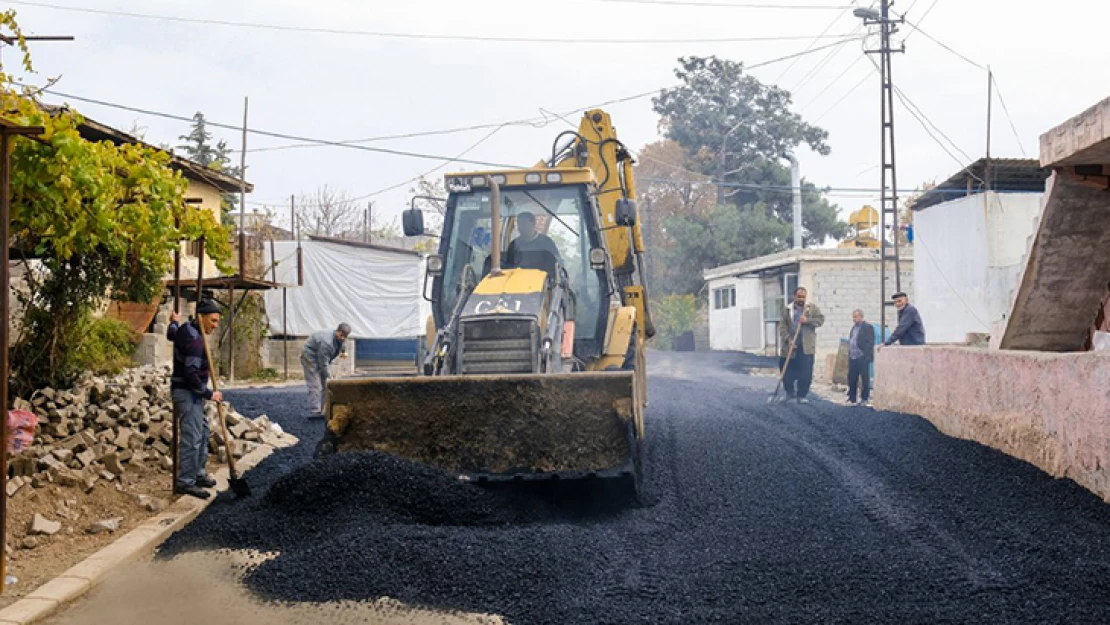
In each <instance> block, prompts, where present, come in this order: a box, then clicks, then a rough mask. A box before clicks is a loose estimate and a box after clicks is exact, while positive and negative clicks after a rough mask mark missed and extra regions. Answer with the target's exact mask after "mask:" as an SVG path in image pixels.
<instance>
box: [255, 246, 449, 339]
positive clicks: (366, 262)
mask: <svg viewBox="0 0 1110 625" xmlns="http://www.w3.org/2000/svg"><path fill="white" fill-rule="evenodd" d="M301 245H302V247H303V248H304V252H303V254H304V286H301V287H295V288H289V289H288V291H287V293H288V298H289V299H288V315H289V319H288V322H289V326H288V332H289V334H290V335H293V336H306V335H309V334H312V333H313V332H316V331H318V330H327V329H332V328H334V327H335V326H337V325H338V324H340V323H342V322H346V323H349V324H351V336H352V337H353V338H359V339H394V338H407V337H415V336H423V335H424V321H425V319H426V318H427V315H428V314H429V308H428V304H427V302H425V301H424V299H423V297H421V288H422V286H423V284H424V259H423V258H421V257H420V256H417V255H415V254H411V253H403V252H391V251H386V250H380V249H373V248H368V247H360V246H356V245H344V244H342V243H332V242H326V241H303V242H302V243H301ZM274 246H275V250H274V254H275V256H276V257H277V260H278V265H277V282H279V283H281V284H292V285H295V284H296V283H297V243H296V241H276V242H275V243H274ZM268 247H269V246H266V248H267V249H266V251H265V253H266V256H267V258H266V263H267V265H266V266H269V263H270V259H269V255H270V250H269V249H268ZM266 277H267V278H270V276H269V275H267V276H266ZM265 297H266V315H267V317H269V320H270V333H271V334H275V335H277V334H281V332H282V316H281V289H274V290H271V291H266V296H265Z"/></svg>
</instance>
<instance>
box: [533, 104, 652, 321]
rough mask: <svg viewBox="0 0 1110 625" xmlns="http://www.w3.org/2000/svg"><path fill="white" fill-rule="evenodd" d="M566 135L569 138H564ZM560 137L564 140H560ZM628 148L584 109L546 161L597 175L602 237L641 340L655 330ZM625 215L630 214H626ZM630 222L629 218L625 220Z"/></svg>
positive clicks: (598, 114) (597, 114)
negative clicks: (634, 313)
mask: <svg viewBox="0 0 1110 625" xmlns="http://www.w3.org/2000/svg"><path fill="white" fill-rule="evenodd" d="M568 137H569V139H568ZM560 141H564V143H562V144H561V145H560ZM633 163H634V161H633V159H632V153H631V152H630V151H629V150H628V148H627V147H625V145H624V144H623V143H621V142H620V140H619V139H617V131H616V128H614V127H613V123H612V120H611V119H610V117H609V114H608V113H606V112H605V111H602V110H600V109H594V110H590V111H586V113H585V114H584V115H583V116H582V122H581V123H580V124H579V126H578V131H577V132H575V131H567V132H564V133H562V134H560V135H559V137H557V138H556V140H555V147H554V148H553V149H552V155H551V160H550V161H548V162H545V163H543V165H544V166H546V167H550V168H554V169H561V168H562V169H566V168H572V167H588V168H589V169H592V170H593V172H594V176H595V177H597V179H598V181H599V182H598V192H597V197H596V201H597V208H598V212H599V214H600V217H601V219H600V223H601V227H602V229H603V231H604V234H605V242H606V244H607V246H608V248H609V255H610V256H611V257H612V262H613V275H614V277H615V278H616V279H617V284H618V285H619V286H620V288H621V294H622V300H623V303H624V305H626V306H635V307H636V313H637V314H636V323H637V326H636V327H637V334H638V336H639V338H640V339H641V340H643V339H647V338H651V337H652V336H654V335H655V327H654V325H653V324H652V322H651V313H650V310H649V308H648V298H647V290H646V289H647V286H646V280H645V274H644V254H645V253H646V249H645V246H644V233H643V228H642V225H641V222H640V220H639V219H637V218H636V209H635V206H636V204H635V202H636V181H635V176H634V175H633V172H632V165H633ZM629 216H630V217H631V219H629ZM629 221H631V223H629Z"/></svg>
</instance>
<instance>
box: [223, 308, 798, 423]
mask: <svg viewBox="0 0 1110 625" xmlns="http://www.w3.org/2000/svg"><path fill="white" fill-rule="evenodd" d="M808 313H809V306H808V305H807V306H806V307H805V309H803V310H802V316H803V317H805V316H806V314H808ZM801 332H802V324H800V323H799V324H798V327H796V328H794V336H793V337H792V338H791V339H790V351H788V352H786V361H785V362H783V363H782V371H780V372H779V381H778V383H776V384H775V392H774V393H771V396H770V397H768V398H767V403H768V404H773V403H775V402H776V401H778V399H779V389H780V388H782V380H783V378H785V377H786V368H787V367H789V366H790V359H791V358H793V357H794V347H795V346H796V345H797V344H798V335H799V334H801ZM205 345H207V343H205Z"/></svg>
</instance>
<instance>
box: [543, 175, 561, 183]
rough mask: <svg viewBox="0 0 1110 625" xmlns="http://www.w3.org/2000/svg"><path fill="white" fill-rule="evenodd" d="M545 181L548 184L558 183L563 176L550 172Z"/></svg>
mask: <svg viewBox="0 0 1110 625" xmlns="http://www.w3.org/2000/svg"><path fill="white" fill-rule="evenodd" d="M547 181H548V182H550V183H558V182H562V181H563V174H560V173H555V172H552V173H550V174H547Z"/></svg>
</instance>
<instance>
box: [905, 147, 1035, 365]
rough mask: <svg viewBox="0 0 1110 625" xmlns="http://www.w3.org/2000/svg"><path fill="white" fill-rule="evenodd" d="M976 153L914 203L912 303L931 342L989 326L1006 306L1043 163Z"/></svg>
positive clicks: (959, 339)
mask: <svg viewBox="0 0 1110 625" xmlns="http://www.w3.org/2000/svg"><path fill="white" fill-rule="evenodd" d="M986 176H987V173H986V161H985V159H980V160H978V161H976V162H975V163H972V164H971V165H970V166H969V167H968V168H967V169H964V170H962V171H960V172H959V173H957V174H955V175H953V176H952V177H951V178H949V179H948V180H945V181H944V182H942V183H940V184H939V185H937V187H936V188H934V189H931V190H929V191H927V192H925V193H924V194H923V195H921V197H919V198H918V199H917V201H916V202H914V204H913V211H914V212H913V225H914V241H913V243H914V244H913V247H914V254H915V256H916V260H917V262H916V263H915V264H914V268H913V271H914V285H915V287H916V290H917V297H916V298H915V300H914V303H915V304H916V305H917V308H918V310H919V311H920V312H921V317H922V319H923V320H924V322H925V332H926V337H927V339H928V341H929V342H930V343H964V342H966V341H967V338H968V334H989V333H990V332H991V326H992V325H993V324H994V323H996V322H998V321H1000V320H1002V319H1003V318H1004V317H1005V316H1006V315H1007V314H1009V311H1010V303H1011V301H1012V292H1013V290H1014V288H1015V287H1016V286H1017V285H1016V282H1017V280H1018V279H1019V277H1020V275H1021V270H1022V267H1023V266H1024V258H1025V252H1026V245H1027V240H1028V238H1029V237H1030V236H1031V235H1032V234H1033V232H1034V225H1035V220H1036V219H1037V217H1038V216H1039V215H1040V212H1041V198H1042V197H1043V195H1044V188H1045V179H1046V178H1047V177H1048V171H1047V170H1044V169H1041V168H1040V164H1039V163H1038V161H1036V160H1035V159H991V162H990V178H991V188H992V189H994V190H993V191H988V192H984V191H983V184H982V182H981V181H983V180H985V179H986Z"/></svg>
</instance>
